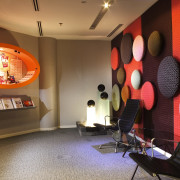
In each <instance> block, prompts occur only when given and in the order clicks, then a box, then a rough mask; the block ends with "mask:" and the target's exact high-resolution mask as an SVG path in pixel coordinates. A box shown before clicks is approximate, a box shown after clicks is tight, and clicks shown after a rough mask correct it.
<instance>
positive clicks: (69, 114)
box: [57, 40, 112, 127]
mask: <svg viewBox="0 0 180 180" xmlns="http://www.w3.org/2000/svg"><path fill="white" fill-rule="evenodd" d="M110 46H111V44H110V42H109V41H71V40H69V41H68V40H59V41H58V43H57V52H58V60H57V86H58V93H57V94H59V99H58V116H59V117H58V118H59V120H58V121H59V122H60V127H75V125H76V121H85V120H86V108H87V101H88V100H90V99H93V100H95V102H96V103H97V102H98V98H99V94H98V90H97V86H98V85H99V84H101V83H102V84H104V85H105V87H106V91H107V93H108V94H109V98H110V99H111V82H112V76H111V68H110V67H111V66H110V50H111V47H110Z"/></svg>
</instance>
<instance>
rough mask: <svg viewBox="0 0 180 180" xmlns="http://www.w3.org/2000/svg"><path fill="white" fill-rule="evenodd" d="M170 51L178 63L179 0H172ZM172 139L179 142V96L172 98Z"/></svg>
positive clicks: (179, 53) (179, 52) (179, 41)
mask: <svg viewBox="0 0 180 180" xmlns="http://www.w3.org/2000/svg"><path fill="white" fill-rule="evenodd" d="M171 3H172V4H171V7H172V50H173V56H174V58H176V60H178V61H179V62H180V51H179V48H180V23H179V20H180V0H172V1H171ZM174 134H175V136H174V139H175V140H177V141H180V138H177V136H176V135H178V136H180V94H179V95H178V96H177V97H174Z"/></svg>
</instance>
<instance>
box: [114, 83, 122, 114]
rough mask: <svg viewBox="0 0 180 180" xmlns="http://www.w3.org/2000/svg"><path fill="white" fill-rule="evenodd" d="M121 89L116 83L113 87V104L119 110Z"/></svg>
mask: <svg viewBox="0 0 180 180" xmlns="http://www.w3.org/2000/svg"><path fill="white" fill-rule="evenodd" d="M120 98H121V97H120V90H119V86H118V85H117V84H114V86H113V88H112V106H113V109H114V110H115V111H118V110H119V107H120Z"/></svg>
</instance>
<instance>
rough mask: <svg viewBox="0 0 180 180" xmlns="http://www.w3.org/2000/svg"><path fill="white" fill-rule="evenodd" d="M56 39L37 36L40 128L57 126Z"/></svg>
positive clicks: (49, 128)
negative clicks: (39, 71)
mask: <svg viewBox="0 0 180 180" xmlns="http://www.w3.org/2000/svg"><path fill="white" fill-rule="evenodd" d="M56 47H57V41H56V39H53V38H47V37H46V38H45V37H42V38H39V62H40V65H41V73H40V76H39V79H40V82H39V85H40V86H39V94H40V128H41V130H53V129H56V128H57V126H58V120H57V91H56V89H57V85H56V64H57V52H56V50H57V48H56Z"/></svg>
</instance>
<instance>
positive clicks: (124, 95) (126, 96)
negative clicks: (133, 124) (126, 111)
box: [121, 86, 130, 104]
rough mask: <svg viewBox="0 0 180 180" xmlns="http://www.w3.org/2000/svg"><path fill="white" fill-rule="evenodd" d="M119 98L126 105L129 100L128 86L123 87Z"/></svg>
mask: <svg viewBox="0 0 180 180" xmlns="http://www.w3.org/2000/svg"><path fill="white" fill-rule="evenodd" d="M121 97H122V100H123V102H124V103H125V104H126V102H127V100H128V99H129V98H130V90H129V87H128V86H123V88H122V90H121Z"/></svg>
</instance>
